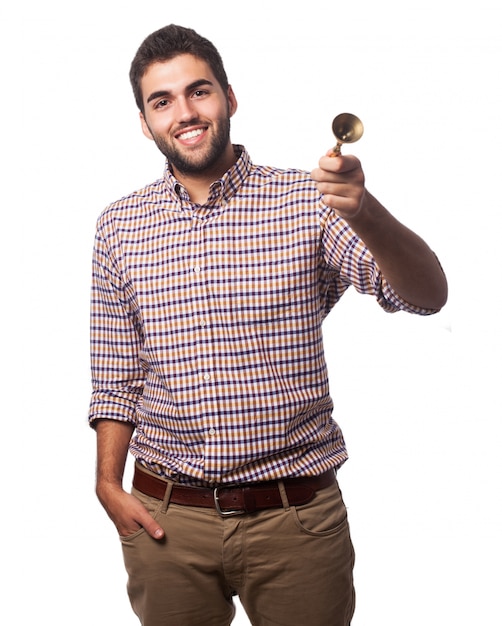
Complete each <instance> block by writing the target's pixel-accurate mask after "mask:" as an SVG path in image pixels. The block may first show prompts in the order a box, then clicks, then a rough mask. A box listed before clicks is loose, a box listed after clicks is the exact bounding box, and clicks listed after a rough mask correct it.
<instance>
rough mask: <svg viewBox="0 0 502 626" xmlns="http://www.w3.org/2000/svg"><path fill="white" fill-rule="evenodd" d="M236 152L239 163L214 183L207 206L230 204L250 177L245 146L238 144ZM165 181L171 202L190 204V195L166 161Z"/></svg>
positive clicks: (235, 148) (248, 158) (248, 159)
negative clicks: (222, 203)
mask: <svg viewBox="0 0 502 626" xmlns="http://www.w3.org/2000/svg"><path fill="white" fill-rule="evenodd" d="M234 152H235V155H236V156H237V157H238V158H237V161H236V162H235V163H234V165H232V167H231V168H230V169H229V170H227V171H226V172H225V174H223V176H222V177H221V178H219V179H218V180H215V181H214V183H212V184H211V187H210V188H209V195H208V199H207V203H206V205H205V206H211V205H213V204H216V203H221V202H225V203H226V202H228V201H229V200H230V199H231V198H232V196H234V195H235V194H236V193H237V191H238V190H239V188H240V186H241V185H242V183H243V182H244V180H245V179H246V178H247V176H248V175H249V173H250V171H251V168H252V162H251V158H250V156H249V154H248V152H247V151H246V149H245V148H244V146H241V145H238V144H235V145H234ZM164 180H165V183H166V187H167V192H168V195H169V197H170V198H171V200H173V201H174V202H175V203H176V204H178V205H179V204H180V203H181V204H183V203H184V202H187V201H188V202H189V198H188V193H187V191H186V189H185V187H184V186H183V185H182V184H181V183H180V182H179V181H178V180H177V179H176V178H175V177H174V175H173V173H172V171H171V166H170V164H169V162H168V161H166V166H165V169H164Z"/></svg>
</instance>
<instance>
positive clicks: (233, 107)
mask: <svg viewBox="0 0 502 626" xmlns="http://www.w3.org/2000/svg"><path fill="white" fill-rule="evenodd" d="M227 98H228V111H229V114H230V117H232V115H233V114H234V113H235V112H236V111H237V98H236V97H235V94H234V90H233V89H232V86H231V85H229V86H228V93H227Z"/></svg>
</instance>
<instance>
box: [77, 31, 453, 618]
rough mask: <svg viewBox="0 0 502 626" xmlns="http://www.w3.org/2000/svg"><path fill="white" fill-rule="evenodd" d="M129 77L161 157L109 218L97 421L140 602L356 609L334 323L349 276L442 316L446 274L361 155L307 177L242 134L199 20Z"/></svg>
mask: <svg viewBox="0 0 502 626" xmlns="http://www.w3.org/2000/svg"><path fill="white" fill-rule="evenodd" d="M130 78H131V84H132V87H133V91H134V95H135V98H136V102H137V105H138V108H139V111H140V120H141V126H142V129H143V132H144V134H145V135H146V136H147V137H148V138H149V139H152V140H153V141H154V142H155V144H156V145H157V147H158V148H159V150H160V151H161V152H162V154H163V155H164V156H165V157H166V167H165V172H164V176H163V177H162V178H161V179H159V180H157V181H155V182H154V183H152V184H150V185H147V186H146V187H145V188H143V189H141V190H139V191H136V192H134V193H131V194H129V195H128V196H126V197H124V198H122V199H121V200H119V201H117V202H115V203H113V204H112V205H110V206H109V207H107V208H106V209H105V210H104V211H103V213H102V214H101V216H100V217H99V220H98V224H97V231H96V238H95V245H94V257H93V296H92V354H91V356H92V372H93V394H92V399H91V406H90V413H89V421H90V424H91V425H92V426H93V427H94V428H95V429H96V432H97V483H96V491H97V495H98V498H99V500H100V501H101V503H102V504H103V506H104V507H105V509H106V511H107V513H108V515H109V516H110V518H111V519H112V521H113V522H114V524H115V526H116V528H117V530H118V533H119V535H120V538H121V541H122V547H123V553H124V560H125V565H126V569H127V572H128V575H129V581H128V592H129V597H130V600H131V604H132V607H133V609H134V611H135V612H136V613H137V615H138V616H139V618H140V620H141V623H142V624H143V625H144V626H166V625H172V626H185V625H186V626H189V625H200V626H211V625H214V626H223V625H228V624H230V622H231V621H232V618H233V615H234V605H233V601H232V597H233V596H234V595H236V594H238V595H239V597H240V599H241V602H242V605H243V607H244V609H245V610H246V612H247V614H248V616H249V618H250V620H251V622H252V624H254V625H259V626H272V624H274V625H283V626H305V624H309V626H326V625H327V624H329V625H330V626H348V624H350V621H351V618H352V615H353V612H354V588H353V580H352V568H353V561H354V553H353V548H352V543H351V539H350V534H349V527H348V522H347V511H346V508H345V505H344V502H343V499H342V496H341V492H340V489H339V487H338V482H337V476H336V472H337V470H338V469H339V468H340V467H341V465H342V464H343V463H344V462H345V461H346V459H347V452H346V449H345V444H344V440H343V436H342V432H341V430H340V427H339V426H338V424H337V422H336V421H335V420H334V418H333V415H332V410H333V403H332V400H331V397H330V392H329V388H328V374H327V370H326V363H325V359H324V349H323V343H322V330H321V329H322V322H323V320H324V318H325V317H326V315H327V314H328V313H329V311H330V310H331V309H332V308H333V306H334V305H335V304H336V302H337V301H338V300H339V299H340V297H341V296H342V295H343V293H344V292H345V290H346V289H347V288H349V287H350V286H353V287H354V288H355V289H356V290H357V291H359V292H360V293H364V294H369V295H372V296H373V297H374V298H375V299H376V301H377V302H378V303H379V304H380V305H381V306H382V307H383V308H384V309H385V310H386V311H389V312H395V311H407V312H409V313H416V314H421V315H427V314H431V313H434V312H436V311H438V310H439V309H440V308H441V307H442V306H443V304H444V303H445V301H446V295H447V286H446V280H445V277H444V274H443V272H442V270H441V267H440V265H439V263H438V261H437V259H436V256H435V255H434V254H433V253H432V251H431V250H430V248H429V247H428V246H427V244H426V243H425V242H424V241H423V240H422V239H421V238H420V237H418V236H417V235H416V234H415V233H413V232H412V231H410V230H409V229H407V228H406V227H405V226H403V225H402V224H400V223H399V222H398V221H397V220H396V219H395V218H394V217H393V216H392V215H391V214H390V213H389V212H388V211H387V210H386V209H385V208H384V207H383V206H382V205H381V204H380V203H379V202H378V201H377V200H376V198H374V197H373V196H372V195H371V194H370V193H369V192H368V191H367V190H366V188H365V185H364V174H363V171H362V169H361V164H360V163H359V161H358V160H357V159H356V158H355V157H352V156H337V157H334V158H333V157H332V156H331V155H330V154H328V155H326V156H323V157H321V159H320V161H319V167H318V168H317V169H315V170H314V171H313V172H312V173H308V172H304V171H300V170H282V169H279V168H274V167H264V166H256V165H254V164H253V163H252V161H251V159H250V156H249V155H248V153H247V152H246V150H245V148H244V147H243V146H239V145H233V144H232V142H231V140H230V118H231V117H232V115H234V113H235V112H236V109H237V100H236V97H235V94H234V92H233V90H232V88H231V86H230V85H229V84H228V80H227V76H226V73H225V70H224V68H223V64H222V61H221V58H220V55H219V53H218V52H217V50H216V49H215V47H214V46H213V44H211V43H210V42H209V41H208V40H206V39H205V38H203V37H201V36H199V35H198V34H197V33H195V32H194V31H193V30H190V29H186V28H182V27H179V26H174V25H171V26H167V27H165V28H163V29H161V30H159V31H157V32H155V33H153V34H152V35H150V36H149V37H147V39H146V40H145V41H144V42H143V44H142V45H141V46H140V48H139V50H138V52H137V54H136V56H135V58H134V60H133V63H132V65H131V72H130ZM376 412H378V407H376ZM128 451H130V452H131V453H132V455H133V456H134V458H135V473H134V479H133V486H132V491H131V492H129V491H128V490H126V489H125V488H124V486H123V484H122V483H123V472H124V467H125V462H126V458H127V453H128Z"/></svg>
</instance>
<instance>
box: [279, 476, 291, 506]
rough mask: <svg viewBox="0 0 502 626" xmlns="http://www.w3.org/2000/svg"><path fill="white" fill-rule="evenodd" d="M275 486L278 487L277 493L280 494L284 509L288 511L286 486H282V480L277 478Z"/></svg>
mask: <svg viewBox="0 0 502 626" xmlns="http://www.w3.org/2000/svg"><path fill="white" fill-rule="evenodd" d="M277 487H278V488H279V493H280V494H281V500H282V506H283V507H284V510H285V511H289V500H288V494H287V493H286V487H285V486H284V481H283V480H278V481H277Z"/></svg>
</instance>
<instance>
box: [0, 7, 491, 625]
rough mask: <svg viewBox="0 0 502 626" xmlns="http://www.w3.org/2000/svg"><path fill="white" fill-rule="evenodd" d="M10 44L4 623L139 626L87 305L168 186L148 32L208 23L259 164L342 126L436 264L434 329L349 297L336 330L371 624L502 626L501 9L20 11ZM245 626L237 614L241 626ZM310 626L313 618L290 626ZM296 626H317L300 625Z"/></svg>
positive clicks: (285, 159)
mask: <svg viewBox="0 0 502 626" xmlns="http://www.w3.org/2000/svg"><path fill="white" fill-rule="evenodd" d="M2 7H3V8H1V9H0V25H1V32H0V35H1V37H0V41H1V50H0V52H1V63H2V73H1V79H2V81H1V90H2V98H1V107H2V115H1V118H0V119H1V124H2V129H1V131H2V133H1V137H2V140H1V143H0V145H1V150H2V166H1V171H2V212H1V223H2V227H1V237H2V246H1V255H2V258H1V281H2V284H1V298H2V306H1V315H2V323H1V329H2V352H1V354H2V360H3V368H2V383H3V397H2V405H3V411H2V425H3V428H2V440H1V447H2V454H1V463H2V468H1V469H2V476H3V479H2V485H3V504H2V519H1V529H2V539H3V547H2V557H1V569H2V572H3V574H4V578H3V587H2V610H3V613H4V614H5V615H9V616H10V617H9V621H8V623H9V625H18V624H19V625H22V626H25V625H27V624H38V623H45V622H47V623H51V624H55V625H64V626H68V625H70V624H71V625H72V626H80V625H84V624H85V625H88V624H94V625H95V626H114V625H120V626H128V625H131V626H132V625H134V624H137V621H136V618H135V617H134V616H133V614H132V612H131V609H130V607H129V604H128V600H127V597H126V593H125V572H124V570H123V565H122V557H121V551H120V546H119V543H118V540H117V538H116V535H115V530H114V528H113V527H112V525H111V522H110V521H109V520H108V518H107V517H106V515H105V513H104V512H103V511H102V509H101V508H100V507H99V504H98V503H97V500H96V499H95V496H94V491H93V482H94V445H95V437H94V433H93V432H92V431H91V430H90V429H89V428H88V426H87V424H86V413H87V405H88V400H89V393H90V382H89V368H88V331H87V328H88V297H89V282H90V258H91V249H92V240H93V234H94V224H95V220H96V218H97V216H98V213H99V212H100V211H101V210H102V209H103V208H104V207H105V206H106V205H107V204H108V203H109V202H111V201H113V200H115V199H117V198H118V197H120V196H122V195H124V194H126V193H128V192H130V191H132V190H134V189H136V188H138V187H140V186H142V185H144V184H146V183H149V182H151V181H153V180H154V179H156V178H158V177H159V176H161V174H162V169H163V158H162V156H161V155H160V153H158V152H157V151H156V148H155V146H154V145H153V143H151V142H149V141H147V140H146V139H145V138H144V137H143V135H142V134H141V131H140V126H139V122H138V118H137V111H136V109H135V105H134V101H133V97H132V93H131V90H130V86H129V83H128V70H129V64H130V61H131V59H132V57H133V55H134V53H135V51H136V49H137V47H138V46H139V44H140V43H141V41H142V40H143V39H144V37H145V36H147V35H148V34H149V33H150V32H152V31H153V30H156V29H157V28H159V27H161V26H163V25H165V24H167V23H170V22H174V23H178V24H181V25H184V26H190V27H193V28H195V29H196V30H198V31H199V32H200V33H201V34H203V35H205V36H206V37H208V38H209V39H211V40H212V41H213V42H214V43H215V44H216V46H217V47H218V48H219V50H220V52H221V54H222V56H223V59H224V61H225V63H226V68H227V72H228V74H229V78H230V81H231V83H232V84H233V87H234V90H235V92H236V94H237V98H238V100H239V110H238V112H237V114H236V115H235V117H234V118H233V126H232V138H233V140H234V142H236V143H243V144H245V145H246V147H247V148H248V149H249V151H250V153H251V156H252V158H253V160H254V162H256V163H262V164H271V165H278V166H286V167H287V166H295V167H302V168H305V169H308V170H310V169H312V168H313V167H315V166H316V164H317V160H318V158H319V157H320V156H321V155H322V154H323V153H324V152H325V151H326V150H327V149H328V148H329V147H330V146H331V145H333V137H332V135H331V120H332V118H333V117H334V115H335V114H336V113H339V112H342V111H351V112H354V113H356V114H357V115H359V116H360V117H361V118H362V120H363V122H364V125H365V134H364V137H363V138H362V139H361V141H360V142H359V143H358V144H357V145H354V146H350V150H349V147H347V149H346V150H345V151H347V152H348V151H350V152H354V153H356V154H357V155H358V156H359V157H360V158H361V160H362V162H363V166H364V169H365V172H366V178H367V185H368V188H369V189H370V190H371V191H372V192H373V193H374V194H375V195H376V196H377V197H378V198H379V199H380V200H381V201H382V202H383V203H384V204H385V205H386V206H387V207H388V208H389V209H390V210H391V211H392V212H394V214H395V215H396V216H397V217H398V218H399V219H400V220H402V221H403V222H404V223H406V224H407V225H408V226H410V227H411V228H413V229H414V230H416V231H417V232H419V233H420V234H421V235H422V236H423V237H424V238H425V239H426V240H427V241H428V242H429V244H430V245H431V246H432V247H433V248H434V249H435V251H436V252H437V254H438V255H439V257H440V259H441V261H442V263H443V266H444V268H445V270H446V272H447V274H448V278H449V283H450V300H449V303H448V305H447V306H446V307H445V309H444V310H443V311H442V312H441V313H440V314H439V315H437V316H434V317H431V318H425V319H424V318H415V317H411V316H407V315H404V314H397V315H386V314H384V313H383V312H381V311H380V310H379V308H378V306H377V305H376V304H375V303H374V302H373V300H371V299H369V298H364V297H362V296H357V295H354V294H352V293H351V294H348V295H346V296H345V298H344V300H343V301H342V302H341V303H340V305H339V306H338V307H337V308H336V309H335V311H334V312H333V313H332V315H331V317H330V318H329V320H328V322H327V324H326V329H325V335H326V346H327V355H328V359H329V362H330V370H331V383H332V391H333V395H334V397H335V403H336V418H337V420H338V421H339V423H340V424H341V426H342V428H343V431H344V433H345V437H346V439H347V443H348V446H349V452H350V455H351V458H350V460H349V462H348V463H347V464H346V465H345V466H344V468H343V469H342V471H341V472H340V474H339V480H340V483H341V486H342V489H343V492H344V496H345V500H346V503H347V505H348V507H349V515H350V521H351V528H352V535H353V540H354V543H355V547H356V553H357V564H356V570H355V576H356V585H357V593H358V606H357V610H356V616H355V618H354V621H353V625H354V626H371V625H376V626H379V625H383V624H385V626H403V625H406V626H415V625H417V626H418V625H423V624H427V625H428V626H439V625H441V626H442V625H453V624H454V625H455V626H464V625H466V626H467V625H470V626H471V625H473V624H483V626H500V624H501V623H502V612H501V607H500V600H499V594H500V584H501V565H500V563H501V558H502V553H501V552H502V551H501V540H500V533H501V524H502V511H501V497H500V492H501V488H500V482H501V478H502V471H501V470H502V463H501V459H500V448H501V436H500V421H501V417H502V411H501V402H500V391H499V390H500V386H501V382H502V381H501V367H500V365H501V363H500V362H501V347H502V341H501V332H500V328H499V321H500V313H501V305H502V302H501V296H500V291H501V289H500V282H501V269H502V268H501V261H500V217H499V214H500V210H501V200H500V166H501V159H500V146H501V140H502V133H501V122H500V117H501V110H502V98H501V80H500V77H501V67H500V58H501V52H502V49H501V48H502V46H501V38H500V30H501V27H502V10H501V9H500V3H499V1H498V0H478V1H477V2H473V3H465V2H460V3H452V2H450V1H448V2H446V1H444V0H422V1H421V2H403V1H402V0H382V1H381V2H374V1H373V0H353V1H351V2H336V1H335V0H331V1H329V2H328V1H326V2H324V1H322V0H311V1H310V2H307V3H293V2H291V1H290V0H287V1H282V0H275V1H274V2H272V1H270V0H269V1H267V2H265V1H262V0H255V1H254V2H252V3H251V2H250V3H239V2H235V1H234V2H230V1H222V2H217V1H213V2H207V1H204V2H202V1H201V0H191V2H176V3H174V2H168V1H167V0H164V1H163V2H159V1H156V0H154V1H150V2H148V1H145V2H142V3H140V2H131V1H129V0H122V1H120V2H119V1H118V0H116V1H110V2H107V1H106V0H102V1H101V2H97V1H96V0H89V1H88V2H85V3H80V4H76V3H72V2H67V3H63V2H55V1H54V0H53V1H51V0H48V1H46V2H35V0H26V1H25V2H22V3H18V4H14V3H4V4H3V5H2ZM234 623H235V624H238V625H244V624H247V621H246V619H245V617H244V616H243V614H242V611H241V609H240V608H239V612H238V617H237V619H236V620H235V622H234ZM292 626H295V625H292ZM298 626H303V625H298Z"/></svg>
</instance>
